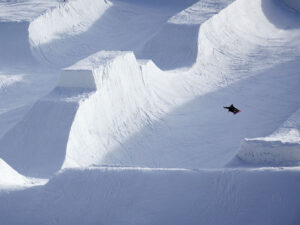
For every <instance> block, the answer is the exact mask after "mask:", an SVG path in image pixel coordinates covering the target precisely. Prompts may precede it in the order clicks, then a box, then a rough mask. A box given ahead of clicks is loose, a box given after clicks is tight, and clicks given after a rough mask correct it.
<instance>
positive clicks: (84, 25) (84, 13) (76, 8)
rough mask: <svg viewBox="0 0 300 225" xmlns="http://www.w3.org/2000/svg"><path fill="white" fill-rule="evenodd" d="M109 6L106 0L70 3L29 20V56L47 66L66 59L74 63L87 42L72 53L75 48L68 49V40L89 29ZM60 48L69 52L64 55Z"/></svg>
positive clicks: (79, 0) (80, 0)
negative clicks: (31, 55) (74, 59)
mask: <svg viewBox="0 0 300 225" xmlns="http://www.w3.org/2000/svg"><path fill="white" fill-rule="evenodd" d="M111 5H112V4H111V3H110V2H108V1H106V0H99V1H98V0H97V1H94V0H74V1H68V2H67V3H65V4H63V5H60V6H59V7H57V8H55V9H53V10H49V11H47V12H46V13H44V14H43V15H41V16H40V17H38V18H37V19H35V20H33V21H32V22H31V23H30V26H29V29H28V31H29V40H30V44H31V46H32V52H33V54H34V55H35V57H36V58H37V59H38V60H40V61H42V62H47V63H49V64H51V65H52V64H53V63H54V64H58V65H68V64H69V63H70V57H72V58H74V57H77V60H78V54H80V55H82V54H83V53H80V51H83V50H84V48H86V47H87V44H88V42H87V41H86V40H85V42H86V43H85V45H84V46H81V45H80V46H77V47H82V48H83V49H80V50H79V52H76V51H75V52H74V48H76V46H75V45H72V46H69V45H70V43H72V41H70V39H74V38H75V39H76V37H77V36H79V35H80V34H83V33H85V32H86V31H87V30H89V29H90V28H91V27H92V26H93V24H94V23H95V22H96V21H97V20H98V19H99V18H100V17H101V16H103V14H104V13H105V12H106V10H107V9H108V8H109V7H110V6H111ZM66 40H67V41H66ZM59 41H62V43H60V42H59ZM57 42H59V43H57ZM64 49H67V50H68V51H71V53H70V54H69V55H68V56H66V55H65V54H64V53H63V52H64ZM63 59H64V60H66V61H67V63H65V62H64V61H62V60H63ZM52 66H53V65H52Z"/></svg>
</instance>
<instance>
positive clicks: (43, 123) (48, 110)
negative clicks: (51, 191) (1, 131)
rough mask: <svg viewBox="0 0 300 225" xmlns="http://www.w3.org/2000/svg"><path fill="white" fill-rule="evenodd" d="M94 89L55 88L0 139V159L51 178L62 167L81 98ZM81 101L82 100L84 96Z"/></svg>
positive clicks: (21, 168)
mask: <svg viewBox="0 0 300 225" xmlns="http://www.w3.org/2000/svg"><path fill="white" fill-rule="evenodd" d="M88 93H90V90H78V89H68V88H55V89H54V90H53V91H52V92H51V93H50V94H49V95H47V96H46V97H44V98H42V99H41V100H39V101H38V102H36V103H35V104H34V105H33V107H32V108H31V109H30V110H29V112H28V113H27V114H26V116H25V117H24V118H23V119H22V120H21V121H20V122H19V123H18V124H17V125H16V126H15V127H14V128H13V129H11V130H10V131H8V132H7V133H6V134H5V135H4V136H3V138H2V139H1V140H0V146H1V150H0V157H1V158H3V159H4V160H5V161H6V162H7V163H8V164H9V165H10V166H12V167H13V168H14V169H15V170H17V171H18V172H19V173H21V174H23V175H26V176H31V177H42V178H48V177H50V176H52V175H53V174H54V173H55V172H56V171H57V170H59V169H60V168H61V165H62V163H63V162H64V159H65V154H66V145H67V142H68V137H69V133H70V129H71V126H72V123H73V120H74V117H75V115H76V112H77V108H78V100H76V99H77V98H79V97H78V96H82V95H86V94H88ZM80 98H81V97H80Z"/></svg>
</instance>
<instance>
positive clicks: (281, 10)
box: [261, 0, 300, 30]
mask: <svg viewBox="0 0 300 225" xmlns="http://www.w3.org/2000/svg"><path fill="white" fill-rule="evenodd" d="M261 6H262V10H263V12H264V14H265V16H266V17H267V19H268V20H269V21H270V22H271V23H272V24H273V25H274V26H276V27H277V28H279V29H283V30H291V29H299V28H300V13H298V12H296V11H294V10H292V9H290V8H289V7H288V6H287V5H285V3H283V1H281V0H262V1H261Z"/></svg>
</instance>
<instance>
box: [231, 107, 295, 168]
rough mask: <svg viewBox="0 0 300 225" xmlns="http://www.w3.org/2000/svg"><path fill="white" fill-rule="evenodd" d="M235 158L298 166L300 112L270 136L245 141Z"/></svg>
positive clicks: (259, 162)
mask: <svg viewBox="0 0 300 225" xmlns="http://www.w3.org/2000/svg"><path fill="white" fill-rule="evenodd" d="M237 156H238V157H239V158H240V159H241V160H243V161H246V162H248V163H256V164H267V165H276V164H280V165H295V164H296V165H298V164H300V110H298V111H297V112H296V113H294V114H293V115H292V116H291V117H290V118H289V119H288V120H287V121H286V122H285V123H284V124H283V125H282V127H280V128H279V129H278V130H276V131H275V132H274V133H273V134H271V135H270V136H267V137H261V138H251V139H245V140H244V141H243V143H242V144H241V146H240V150H239V152H238V154H237Z"/></svg>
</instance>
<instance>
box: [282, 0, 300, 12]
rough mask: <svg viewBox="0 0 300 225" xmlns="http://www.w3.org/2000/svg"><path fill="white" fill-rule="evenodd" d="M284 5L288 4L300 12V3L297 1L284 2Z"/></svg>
mask: <svg viewBox="0 0 300 225" xmlns="http://www.w3.org/2000/svg"><path fill="white" fill-rule="evenodd" d="M284 3H285V4H287V6H289V7H290V8H292V9H296V10H298V11H300V2H299V1H297V0H284Z"/></svg>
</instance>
